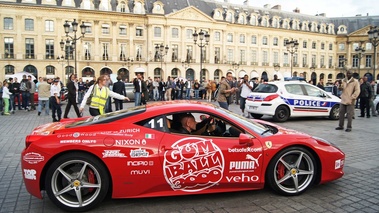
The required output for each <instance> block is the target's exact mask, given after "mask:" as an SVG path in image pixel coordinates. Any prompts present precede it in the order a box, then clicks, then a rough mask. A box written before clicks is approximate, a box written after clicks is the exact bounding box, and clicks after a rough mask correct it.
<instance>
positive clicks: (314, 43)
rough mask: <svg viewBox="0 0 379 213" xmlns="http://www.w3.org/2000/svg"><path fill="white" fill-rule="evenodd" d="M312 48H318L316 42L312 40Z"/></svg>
mask: <svg viewBox="0 0 379 213" xmlns="http://www.w3.org/2000/svg"><path fill="white" fill-rule="evenodd" d="M312 49H314V50H315V49H316V42H312Z"/></svg>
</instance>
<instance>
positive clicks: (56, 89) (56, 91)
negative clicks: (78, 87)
mask: <svg viewBox="0 0 379 213" xmlns="http://www.w3.org/2000/svg"><path fill="white" fill-rule="evenodd" d="M58 83H59V82H58ZM59 92H60V90H59V87H58V85H56V84H55V83H54V84H52V85H51V88H50V95H51V96H55V94H57V95H58V96H59Z"/></svg>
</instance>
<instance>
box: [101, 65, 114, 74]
mask: <svg viewBox="0 0 379 213" xmlns="http://www.w3.org/2000/svg"><path fill="white" fill-rule="evenodd" d="M111 74H112V70H111V69H110V68H109V67H104V68H102V69H101V70H100V75H111Z"/></svg>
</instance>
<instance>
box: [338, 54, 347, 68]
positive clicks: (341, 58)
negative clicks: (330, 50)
mask: <svg viewBox="0 0 379 213" xmlns="http://www.w3.org/2000/svg"><path fill="white" fill-rule="evenodd" d="M345 63H346V58H345V56H343V55H340V56H338V67H339V68H343V67H344V66H345Z"/></svg>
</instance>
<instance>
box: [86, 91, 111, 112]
mask: <svg viewBox="0 0 379 213" xmlns="http://www.w3.org/2000/svg"><path fill="white" fill-rule="evenodd" d="M93 90H94V91H93V95H92V99H91V104H90V107H92V108H98V109H99V112H100V114H101V115H102V114H104V107H105V104H106V103H107V98H108V94H109V88H108V87H105V86H104V87H103V88H102V90H100V88H99V86H98V85H97V84H96V85H95V86H94V87H93Z"/></svg>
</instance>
